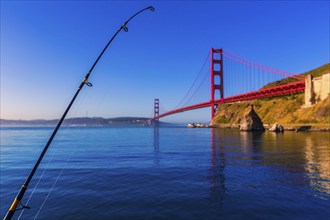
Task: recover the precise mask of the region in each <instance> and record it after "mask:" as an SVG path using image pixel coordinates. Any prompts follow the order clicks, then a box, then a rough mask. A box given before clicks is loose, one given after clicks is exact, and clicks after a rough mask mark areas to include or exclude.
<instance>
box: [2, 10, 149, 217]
mask: <svg viewBox="0 0 330 220" xmlns="http://www.w3.org/2000/svg"><path fill="white" fill-rule="evenodd" d="M145 10H151V11H154V10H155V9H154V7H152V6H149V7H146V8H144V9H142V10H141V11H138V12H137V13H135V14H134V15H132V16H131V17H130V18H129V19H128V20H127V21H125V23H124V24H123V25H122V26H121V27H120V28H119V29H118V31H117V32H116V33H115V34H114V35H113V36H112V38H111V39H110V40H109V42H108V43H107V45H106V46H105V47H104V49H103V50H102V52H101V53H100V55H99V56H98V57H97V59H96V60H95V62H94V64H93V65H92V67H91V68H90V70H89V71H88V73H87V74H86V76H85V77H84V79H83V81H82V82H81V84H80V86H79V87H78V90H77V92H76V93H75V95H74V96H73V98H72V100H71V102H70V103H69V105H68V106H67V108H66V110H65V111H64V114H63V115H62V117H61V119H60V120H59V122H58V124H57V125H56V127H55V129H54V131H53V133H52V135H51V136H50V138H49V140H48V142H47V144H46V145H45V147H44V149H43V151H42V152H41V154H40V156H39V158H38V160H37V162H36V163H35V165H34V167H33V168H32V170H31V172H30V174H29V176H28V177H27V179H26V180H25V182H24V184H23V185H22V187H21V189H20V191H19V192H18V194H17V196H16V197H15V199H14V201H13V203H12V204H11V206H10V208H9V210H8V212H7V214H6V216H5V217H4V220H9V219H11V218H12V216H13V215H14V213H15V211H16V208H17V206H18V205H21V206H22V207H23V208H26V206H24V205H22V203H21V200H22V198H23V196H24V193H25V191H26V189H27V188H28V186H29V183H30V181H31V179H32V177H33V175H34V173H35V172H36V170H37V169H38V166H39V164H40V162H41V160H42V158H43V157H44V155H45V154H46V151H47V149H48V148H49V146H50V144H51V143H52V141H53V139H54V137H55V135H56V133H57V131H58V129H59V128H60V127H61V124H62V122H63V121H64V119H65V117H66V115H67V114H68V112H69V110H70V108H71V106H72V104H73V103H74V101H75V99H76V98H77V96H78V94H79V93H80V91H81V89H82V88H83V87H84V86H85V85H87V86H89V87H91V86H92V84H91V83H90V82H88V78H89V76H90V74H91V73H92V71H93V69H94V67H95V66H96V64H97V63H98V62H99V60H100V58H101V57H102V55H103V53H104V52H105V51H106V49H107V48H108V46H109V45H110V44H111V42H112V41H113V40H114V38H115V37H116V36H117V34H118V33H119V32H120V31H121V30H124V31H125V32H127V31H128V28H127V24H128V23H129V22H130V21H131V20H132V19H133V18H134V17H135V16H137V15H138V14H140V13H141V12H143V11H145Z"/></svg>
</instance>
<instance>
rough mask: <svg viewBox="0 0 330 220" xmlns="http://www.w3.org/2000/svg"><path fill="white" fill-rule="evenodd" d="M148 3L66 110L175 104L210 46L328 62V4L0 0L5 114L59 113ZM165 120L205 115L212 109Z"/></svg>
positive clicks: (108, 114)
mask: <svg viewBox="0 0 330 220" xmlns="http://www.w3.org/2000/svg"><path fill="white" fill-rule="evenodd" d="M149 5H152V6H154V7H155V9H156V10H155V12H145V13H143V14H141V15H139V16H138V17H136V18H135V19H134V20H133V21H131V23H129V25H128V29H129V31H128V32H127V33H125V32H121V33H120V34H119V35H118V37H117V38H116V39H115V41H114V42H113V43H112V44H111V45H110V47H109V49H108V50H107V52H106V53H105V54H104V56H103V57H102V59H101V60H100V62H99V63H98V65H97V66H96V68H95V70H94V72H93V74H92V75H91V78H90V81H91V83H93V85H94V86H93V87H91V88H90V87H85V88H84V89H83V91H82V93H81V95H80V96H79V97H78V99H77V102H76V103H75V104H74V106H73V108H72V111H70V113H69V115H68V117H85V116H86V115H87V114H88V116H89V117H104V118H113V117H126V116H133V117H151V116H152V114H153V102H154V98H159V99H160V103H161V105H162V106H164V107H165V108H166V109H168V110H170V109H172V108H175V107H176V105H177V104H178V103H179V102H180V100H181V99H182V98H183V96H184V95H185V94H186V92H187V90H188V89H189V87H190V85H191V84H192V83H193V80H194V78H195V76H196V75H197V73H198V71H199V70H200V68H201V66H202V65H203V62H204V60H205V57H206V56H207V54H208V53H209V50H210V48H212V47H214V48H222V47H223V48H225V49H227V50H229V51H232V52H234V53H236V54H239V55H240V56H243V57H245V58H248V59H250V60H253V61H256V62H259V63H262V64H265V65H268V66H272V67H276V68H278V69H282V70H286V71H290V72H293V73H297V74H299V73H303V72H306V71H309V70H311V69H313V68H316V67H319V66H321V65H323V64H325V63H328V62H329V59H330V57H329V53H330V52H329V47H330V45H329V38H330V36H329V16H330V15H329V13H330V12H329V1H1V112H0V113H1V115H0V118H2V119H26V120H30V119H57V118H59V117H60V116H61V115H62V113H63V111H64V109H65V107H66V106H67V104H68V102H69V101H70V100H71V98H72V96H73V95H74V92H75V91H76V89H77V87H78V86H79V84H80V82H81V80H82V79H83V77H84V75H85V74H86V72H87V71H88V70H89V68H90V67H91V65H92V64H93V62H94V60H95V59H96V57H97V55H98V54H99V53H100V52H101V50H102V49H103V47H104V46H105V44H106V43H107V41H108V40H109V38H110V37H111V36H112V35H113V34H114V33H115V32H116V31H117V29H118V28H119V27H120V25H122V23H123V22H124V21H125V20H126V19H127V18H129V17H130V16H131V15H132V14H134V13H135V12H137V11H138V10H141V9H143V8H144V7H147V6H149ZM205 101H207V100H205ZM161 120H162V121H166V122H189V121H195V122H196V121H199V122H207V121H209V120H210V109H209V108H206V109H202V110H196V111H191V112H187V113H181V114H178V115H173V116H170V117H168V118H163V119H161Z"/></svg>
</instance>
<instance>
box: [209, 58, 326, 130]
mask: <svg viewBox="0 0 330 220" xmlns="http://www.w3.org/2000/svg"><path fill="white" fill-rule="evenodd" d="M328 72H330V63H328V64H325V65H323V66H321V67H319V68H316V69H314V70H311V71H309V72H306V73H303V75H307V74H312V75H313V76H314V77H317V76H321V75H323V74H325V73H328ZM289 82H292V79H283V80H280V81H276V82H272V83H269V84H268V85H266V86H265V87H270V86H274V85H281V84H285V83H289ZM251 104H252V105H253V106H254V109H255V111H256V112H257V114H258V115H259V116H260V118H261V119H262V122H263V123H264V124H273V123H276V122H277V123H280V124H282V125H287V126H289V125H295V124H297V125H306V124H313V125H314V126H320V127H330V97H328V98H327V99H326V100H323V101H322V102H319V103H317V104H315V105H314V106H312V107H308V108H304V107H302V106H303V105H304V94H294V95H288V96H282V97H276V98H268V99H263V100H255V101H247V102H240V103H234V104H223V105H221V106H220V107H219V109H218V111H217V113H216V116H215V118H214V119H213V121H212V123H213V124H214V125H224V126H237V125H238V124H239V123H240V120H241V118H242V116H243V113H244V111H245V110H246V108H247V106H249V105H251Z"/></svg>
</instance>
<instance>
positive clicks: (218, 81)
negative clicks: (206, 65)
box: [210, 48, 224, 120]
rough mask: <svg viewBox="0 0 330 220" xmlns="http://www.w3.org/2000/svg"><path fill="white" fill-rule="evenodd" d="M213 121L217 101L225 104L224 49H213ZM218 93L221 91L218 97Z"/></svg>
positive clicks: (211, 69) (211, 70) (211, 72)
mask: <svg viewBox="0 0 330 220" xmlns="http://www.w3.org/2000/svg"><path fill="white" fill-rule="evenodd" d="M210 57H211V68H210V74H211V87H210V88H211V100H210V101H211V120H212V119H213V118H214V115H215V112H216V110H217V108H218V105H217V104H215V100H216V99H221V103H223V99H224V94H223V55H222V49H214V48H211V56H210ZM216 91H219V95H218V96H217V97H215V96H216Z"/></svg>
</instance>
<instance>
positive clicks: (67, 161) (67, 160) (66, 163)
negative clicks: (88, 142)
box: [34, 146, 77, 219]
mask: <svg viewBox="0 0 330 220" xmlns="http://www.w3.org/2000/svg"><path fill="white" fill-rule="evenodd" d="M76 149H77V146H76V147H75V150H73V151H71V154H70V155H69V156H68V158H67V159H66V162H65V164H64V166H63V167H62V169H61V172H60V173H59V174H58V176H57V178H56V180H55V182H54V183H53V186H52V188H51V189H50V190H49V191H48V194H47V196H46V197H45V199H44V201H43V203H42V204H41V206H40V207H39V210H38V212H37V214H36V216H35V217H34V219H36V218H37V217H38V215H39V213H40V211H41V209H42V208H43V206H44V205H45V203H46V201H47V200H48V198H49V195H50V193H51V192H52V191H53V189H54V187H55V185H56V183H57V182H58V180H59V179H60V177H61V176H62V173H63V171H64V169H65V168H66V167H67V165H68V163H69V162H70V161H71V157H72V155H73V153H74V152H75V151H76Z"/></svg>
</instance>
